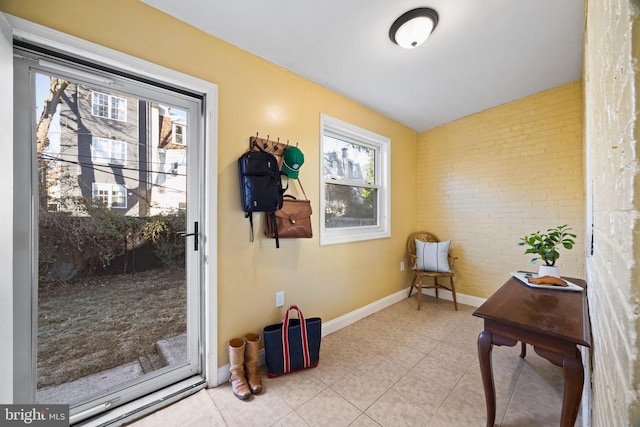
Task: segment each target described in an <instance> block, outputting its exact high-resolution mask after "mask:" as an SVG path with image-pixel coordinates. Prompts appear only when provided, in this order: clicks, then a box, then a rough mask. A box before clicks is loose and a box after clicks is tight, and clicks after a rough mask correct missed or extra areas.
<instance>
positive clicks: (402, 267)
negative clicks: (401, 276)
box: [400, 261, 404, 271]
mask: <svg viewBox="0 0 640 427" xmlns="http://www.w3.org/2000/svg"><path fill="white" fill-rule="evenodd" d="M400 271H404V261H400Z"/></svg>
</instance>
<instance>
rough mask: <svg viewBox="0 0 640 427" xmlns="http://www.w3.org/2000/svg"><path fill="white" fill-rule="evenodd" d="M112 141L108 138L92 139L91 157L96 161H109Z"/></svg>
mask: <svg viewBox="0 0 640 427" xmlns="http://www.w3.org/2000/svg"><path fill="white" fill-rule="evenodd" d="M110 151H111V143H110V142H109V140H108V139H104V138H93V139H92V141H91V159H92V160H93V161H94V162H96V163H109V158H110V157H111V155H110V154H109V152H110Z"/></svg>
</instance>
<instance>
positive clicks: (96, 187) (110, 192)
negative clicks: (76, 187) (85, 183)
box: [91, 182, 127, 209]
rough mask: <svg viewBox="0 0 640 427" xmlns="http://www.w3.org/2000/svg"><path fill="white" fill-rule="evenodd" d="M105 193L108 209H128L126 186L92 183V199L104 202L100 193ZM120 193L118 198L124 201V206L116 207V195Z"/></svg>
mask: <svg viewBox="0 0 640 427" xmlns="http://www.w3.org/2000/svg"><path fill="white" fill-rule="evenodd" d="M102 191H105V192H106V193H107V203H106V205H107V207H109V208H111V209H126V208H127V188H126V187H125V186H124V185H120V184H109V183H106V182H93V183H91V197H92V198H93V200H97V199H100V200H103V199H102V196H101V195H100V194H97V193H98V192H102ZM116 192H117V193H118V196H117V198H121V199H122V200H123V205H122V206H119V205H115V204H114V200H115V199H116V196H114V193H116Z"/></svg>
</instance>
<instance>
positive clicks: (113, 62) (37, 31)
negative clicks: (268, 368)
mask: <svg viewBox="0 0 640 427" xmlns="http://www.w3.org/2000/svg"><path fill="white" fill-rule="evenodd" d="M4 17H5V18H6V20H7V21H8V23H9V25H10V26H11V32H12V36H13V39H19V40H24V41H25V42H29V43H33V44H38V45H42V46H48V47H50V48H52V49H55V50H57V51H61V52H65V53H67V54H69V55H71V56H74V57H77V58H80V59H84V60H87V61H91V62H93V63H98V64H100V63H102V64H105V65H108V66H109V67H111V68H116V69H120V70H122V71H124V72H129V73H131V74H136V75H139V76H141V77H147V78H149V79H152V80H158V81H163V82H166V83H167V84H169V85H173V86H176V87H180V88H184V89H186V90H189V91H192V92H196V93H201V94H202V95H203V96H204V101H203V108H204V111H203V116H204V142H203V151H204V156H205V161H204V171H203V176H202V177H201V178H202V181H203V186H204V190H203V191H204V198H203V202H202V203H203V204H204V206H203V215H204V217H203V223H204V224H203V225H204V226H203V227H202V229H201V235H200V242H201V243H202V245H201V249H202V250H204V260H205V261H204V266H203V277H202V281H203V284H204V286H203V289H202V292H203V298H202V302H203V319H202V322H203V325H202V329H203V333H202V336H203V339H204V341H203V343H202V350H203V352H204V355H203V366H202V369H203V372H202V378H203V379H204V381H205V385H206V386H209V387H213V386H216V385H218V376H217V366H218V357H217V208H216V206H217V203H216V201H217V144H218V141H217V135H218V87H217V85H215V84H213V83H211V82H208V81H205V80H202V79H199V78H196V77H193V76H189V75H186V74H183V73H181V72H178V71H175V70H172V69H169V68H166V67H162V66H160V65H157V64H154V63H151V62H148V61H144V60H142V59H139V58H135V57H133V56H130V55H127V54H123V53H121V52H117V51H115V50H112V49H108V48H106V47H103V46H100V45H97V44H95V43H91V42H88V41H85V40H82V39H79V38H77V37H74V36H70V35H68V34H64V33H61V32H59V31H56V30H53V29H50V28H47V27H43V26H41V25H38V24H34V23H32V22H29V21H26V20H24V19H21V18H17V17H14V16H11V15H4ZM2 27H3V28H2V29H4V28H6V26H5V25H3V26H2ZM3 42H6V41H3ZM3 47H4V46H3ZM5 50H6V49H5ZM3 53H4V52H3ZM9 64H10V66H11V68H12V61H9ZM12 75H13V73H12V72H11V76H12ZM9 85H10V86H13V78H11V79H10V81H9ZM6 93H10V94H12V90H11V91H8V92H6ZM7 98H10V99H9V100H8V101H7ZM7 102H8V104H7ZM9 104H10V105H11V106H10V107H9ZM0 108H1V109H2V110H1V111H3V112H7V113H8V114H6V115H4V117H8V118H9V120H10V121H12V118H13V96H9V97H5V100H4V102H3V103H2V104H0ZM7 108H9V111H7ZM12 123H13V122H12ZM9 132H10V133H11V134H12V133H13V132H12V130H11V127H9ZM7 139H8V141H10V145H11V146H13V135H10V138H7ZM3 148H6V147H3ZM12 151H13V150H8V151H5V154H7V153H11V152H12ZM18 154H19V153H18ZM18 161H19V160H18ZM14 172H16V171H15V170H14V166H13V162H12V163H11V166H10V167H9V168H7V169H6V170H5V173H6V174H7V175H9V176H10V177H11V179H7V180H5V181H4V182H5V184H6V183H8V182H11V181H12V180H13V177H14V175H15V173H14ZM19 191H20V189H15V190H13V193H8V195H7V194H5V197H10V200H8V201H10V204H9V203H7V204H5V205H4V206H7V205H9V210H11V211H14V209H13V208H14V200H15V197H14V194H17V193H18V192H19ZM1 214H2V215H3V217H4V216H6V213H5V212H4V211H3V212H1ZM12 215H13V217H12V218H11V220H10V221H7V222H6V223H9V224H13V226H12V227H10V228H11V230H9V232H11V233H12V234H10V235H9V236H11V238H12V240H14V245H13V248H12V252H11V254H10V255H11V256H10V257H9V260H10V262H11V260H13V261H12V267H11V268H9V269H8V271H9V272H10V273H11V276H10V277H11V282H10V283H11V289H1V290H0V292H2V295H3V296H4V295H9V296H10V298H8V299H7V300H8V301H10V300H13V301H14V304H13V307H12V310H8V311H5V316H6V315H7V314H6V313H7V312H8V313H10V315H11V319H10V322H8V325H9V326H8V328H10V330H9V331H6V330H0V338H3V337H7V338H9V339H7V340H6V341H4V342H10V343H12V345H11V346H10V348H11V350H12V351H10V352H7V353H11V354H12V358H11V359H7V360H6V361H7V365H3V369H11V372H10V376H8V377H5V378H12V381H7V382H5V386H4V387H2V386H0V387H2V388H0V396H5V395H7V396H11V402H13V403H34V402H35V388H34V387H33V391H30V392H27V393H26V394H25V391H24V390H21V389H20V387H19V386H18V384H17V383H18V382H19V378H20V377H21V375H24V374H25V370H26V369H27V367H26V366H25V363H21V362H20V360H24V359H22V358H25V356H27V355H25V354H24V351H25V348H31V347H32V344H31V345H29V344H28V343H26V344H25V341H27V340H24V339H22V344H21V341H20V338H19V336H20V334H22V333H23V332H24V331H25V329H24V325H25V319H24V317H25V316H30V314H29V313H27V314H24V313H21V312H20V310H17V306H16V304H15V302H16V298H17V297H18V296H17V295H13V291H12V289H16V286H15V284H16V282H17V281H18V280H19V276H20V271H21V270H22V271H30V269H31V268H32V267H31V261H17V260H20V259H23V260H25V259H29V260H30V258H31V257H32V252H31V251H32V249H31V248H30V247H32V246H33V245H31V244H28V245H25V244H16V242H17V239H18V237H19V236H22V237H23V238H24V236H25V234H24V231H25V230H22V229H19V228H21V225H20V224H19V223H18V221H16V219H17V218H19V215H20V213H16V212H15V211H14V212H13V213H12ZM6 223H5V224H6ZM26 246H29V248H27V247H26ZM5 277H7V276H5ZM27 323H29V324H31V321H29V322H27ZM5 327H7V325H5ZM16 344H18V345H16ZM5 357H6V356H5ZM26 358H28V359H29V360H31V354H29V355H28V357H26ZM28 365H29V367H28V368H29V369H32V367H31V363H28ZM21 378H22V380H24V376H22V377H21ZM186 386H187V388H188V387H189V386H188V384H187V385H186ZM192 387H193V386H192ZM182 389H183V388H179V387H178V388H175V387H168V388H166V389H163V390H161V391H159V392H158V393H160V392H164V393H160V394H159V395H157V396H155V395H156V393H154V394H153V395H152V396H148V397H145V398H143V399H139V400H136V401H134V402H131V403H130V404H125V405H123V406H122V407H119V408H117V412H119V413H120V418H121V419H122V417H123V416H124V415H123V414H125V411H127V410H129V411H132V410H135V411H136V415H137V416H141V415H143V412H141V409H140V408H138V407H139V406H140V405H142V406H143V407H146V408H148V409H147V410H146V411H145V412H144V413H147V412H151V411H152V410H155V409H157V408H158V406H157V405H153V402H154V401H155V402H157V401H161V402H162V403H163V404H169V403H171V402H173V401H175V400H177V399H178V398H180V397H182V395H184V393H183V392H181V391H180V390H182ZM194 391H195V390H193V391H192V392H194ZM167 393H168V394H169V396H173V397H172V398H167V396H164V395H165V394H167ZM5 401H6V400H5ZM113 411H116V410H113ZM112 415H113V414H112Z"/></svg>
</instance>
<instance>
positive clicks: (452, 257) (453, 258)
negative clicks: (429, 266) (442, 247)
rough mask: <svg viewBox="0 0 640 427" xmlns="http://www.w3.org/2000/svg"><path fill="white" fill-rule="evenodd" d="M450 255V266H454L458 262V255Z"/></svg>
mask: <svg viewBox="0 0 640 427" xmlns="http://www.w3.org/2000/svg"><path fill="white" fill-rule="evenodd" d="M448 257H449V258H451V261H450V262H449V266H450V267H453V264H454V263H455V262H456V260H457V259H458V257H457V256H451V255H448Z"/></svg>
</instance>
